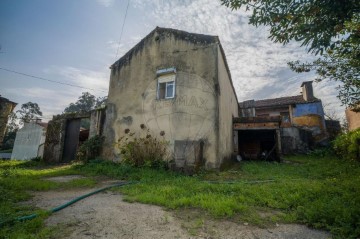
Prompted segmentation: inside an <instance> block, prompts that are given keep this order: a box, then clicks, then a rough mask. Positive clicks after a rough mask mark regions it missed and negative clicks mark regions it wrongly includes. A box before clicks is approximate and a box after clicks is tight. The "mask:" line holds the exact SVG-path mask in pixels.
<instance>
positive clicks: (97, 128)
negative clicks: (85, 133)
mask: <svg viewBox="0 0 360 239" xmlns="http://www.w3.org/2000/svg"><path fill="white" fill-rule="evenodd" d="M104 122H105V109H96V110H93V111H91V115H90V131H89V138H91V137H93V136H95V135H102V133H103V129H104V128H103V127H104Z"/></svg>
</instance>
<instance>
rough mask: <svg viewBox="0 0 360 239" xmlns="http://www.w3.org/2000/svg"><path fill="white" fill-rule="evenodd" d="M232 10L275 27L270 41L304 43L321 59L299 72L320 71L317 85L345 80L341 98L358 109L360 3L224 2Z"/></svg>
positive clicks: (256, 22) (304, 0) (302, 65)
mask: <svg viewBox="0 0 360 239" xmlns="http://www.w3.org/2000/svg"><path fill="white" fill-rule="evenodd" d="M221 1H222V4H224V5H225V6H228V7H230V8H232V9H239V8H241V7H245V9H246V10H247V11H248V10H251V11H252V14H251V16H250V20H249V23H250V24H252V25H255V26H259V25H265V26H269V27H270V36H269V38H270V39H271V40H272V41H274V42H280V43H283V44H287V43H289V42H290V41H291V40H295V41H299V42H301V44H302V46H305V47H307V48H308V50H309V52H311V53H313V54H315V55H317V54H320V55H321V57H320V58H319V59H317V60H315V61H314V62H312V63H301V62H300V61H295V62H290V63H289V65H290V68H291V69H292V70H294V71H296V72H308V71H310V70H315V71H316V73H317V75H318V78H317V81H321V80H324V79H330V80H335V81H340V82H341V83H342V85H341V86H340V88H339V95H338V97H339V98H340V100H341V101H342V103H343V104H345V105H349V106H352V107H354V106H356V105H357V103H358V102H359V99H360V90H359V86H360V75H359V74H360V73H359V72H360V1H359V0H221Z"/></svg>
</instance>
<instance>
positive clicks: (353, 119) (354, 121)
mask: <svg viewBox="0 0 360 239" xmlns="http://www.w3.org/2000/svg"><path fill="white" fill-rule="evenodd" d="M358 110H360V107H358ZM345 115H346V120H347V122H348V125H349V131H352V130H356V129H358V128H360V111H359V112H356V111H354V110H353V109H352V108H348V109H346V110H345Z"/></svg>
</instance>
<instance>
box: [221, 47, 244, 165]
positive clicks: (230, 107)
mask: <svg viewBox="0 0 360 239" xmlns="http://www.w3.org/2000/svg"><path fill="white" fill-rule="evenodd" d="M225 64H226V63H225V59H224V58H223V55H222V53H221V48H220V47H219V48H218V79H219V91H218V95H219V96H218V97H219V131H218V132H219V136H218V139H219V143H218V145H219V156H218V157H219V160H220V161H219V163H220V164H222V163H226V161H229V160H230V159H231V157H232V155H233V154H234V151H235V150H234V149H236V148H237V147H238V145H237V144H236V143H237V140H236V141H235V140H234V139H237V137H236V136H235V135H234V131H233V117H238V115H239V112H238V109H239V107H238V100H237V97H236V94H235V90H234V88H233V85H232V82H231V76H230V74H229V72H228V69H227V66H226V65H225ZM218 166H219V165H216V167H218Z"/></svg>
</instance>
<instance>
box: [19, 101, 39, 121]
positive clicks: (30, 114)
mask: <svg viewBox="0 0 360 239" xmlns="http://www.w3.org/2000/svg"><path fill="white" fill-rule="evenodd" d="M16 113H19V114H20V120H21V122H22V123H28V122H30V121H31V120H34V119H36V118H38V117H41V116H42V112H41V111H40V107H39V105H38V104H37V103H33V102H28V103H25V104H22V105H21V109H20V110H18V111H16Z"/></svg>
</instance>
